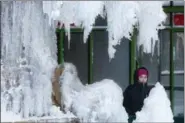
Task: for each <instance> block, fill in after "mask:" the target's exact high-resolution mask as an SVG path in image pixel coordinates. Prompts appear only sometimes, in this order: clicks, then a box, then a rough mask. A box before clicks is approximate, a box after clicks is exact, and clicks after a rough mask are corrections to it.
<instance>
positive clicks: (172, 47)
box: [170, 30, 174, 111]
mask: <svg viewBox="0 0 185 123" xmlns="http://www.w3.org/2000/svg"><path fill="white" fill-rule="evenodd" d="M173 52H174V41H173V31H172V30H170V100H171V106H172V111H174V56H173Z"/></svg>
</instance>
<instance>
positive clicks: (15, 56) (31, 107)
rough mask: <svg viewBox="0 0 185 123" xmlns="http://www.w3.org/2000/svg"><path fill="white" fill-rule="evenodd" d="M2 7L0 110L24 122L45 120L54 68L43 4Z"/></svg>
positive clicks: (53, 42) (53, 45) (51, 37)
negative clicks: (19, 117) (14, 114)
mask: <svg viewBox="0 0 185 123" xmlns="http://www.w3.org/2000/svg"><path fill="white" fill-rule="evenodd" d="M1 3H2V8H1V9H2V12H1V32H2V33H1V36H2V38H1V39H2V42H1V51H2V52H1V56H2V59H1V60H2V61H1V62H2V63H1V68H2V69H1V74H2V75H1V77H2V78H3V79H2V81H1V86H2V87H1V88H2V90H1V98H2V100H1V107H4V108H5V109H4V110H5V111H9V112H13V113H17V114H20V116H21V117H25V118H27V117H30V116H48V115H50V111H49V109H50V107H51V106H52V101H51V91H52V86H51V78H52V74H53V70H54V68H55V66H56V65H57V60H56V59H57V56H56V53H57V47H56V40H55V38H56V37H55V28H53V27H52V26H50V25H49V18H48V16H47V15H46V14H44V13H43V11H42V2H39V1H26V2H22V1H11V2H7V1H6V2H1Z"/></svg>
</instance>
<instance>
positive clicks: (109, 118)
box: [60, 63, 128, 122]
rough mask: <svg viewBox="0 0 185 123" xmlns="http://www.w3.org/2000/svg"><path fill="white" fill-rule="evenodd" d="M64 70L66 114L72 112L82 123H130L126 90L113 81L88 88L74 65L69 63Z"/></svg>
mask: <svg viewBox="0 0 185 123" xmlns="http://www.w3.org/2000/svg"><path fill="white" fill-rule="evenodd" d="M64 68H65V69H64V72H63V74H62V75H61V79H60V80H61V86H62V87H61V91H62V98H63V99H62V101H63V103H64V105H65V107H66V109H65V110H66V111H72V112H73V113H74V114H75V115H76V116H77V117H78V118H79V119H80V120H81V121H82V122H95V121H96V122H127V119H128V115H127V113H126V111H125V109H124V107H123V106H122V102H123V95H122V94H123V93H122V89H121V88H120V87H119V86H118V85H117V84H116V83H115V82H114V81H113V80H109V79H104V80H102V81H100V82H96V83H94V84H91V85H86V86H84V85H82V83H81V82H80V80H79V78H78V76H77V71H76V68H75V66H74V65H72V64H70V63H65V64H64Z"/></svg>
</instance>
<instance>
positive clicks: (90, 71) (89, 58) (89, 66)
mask: <svg viewBox="0 0 185 123" xmlns="http://www.w3.org/2000/svg"><path fill="white" fill-rule="evenodd" d="M92 33H93V31H92V32H91V34H90V36H89V42H88V51H89V52H88V61H89V63H88V64H89V65H88V70H89V77H88V84H91V83H92V81H93V34H92Z"/></svg>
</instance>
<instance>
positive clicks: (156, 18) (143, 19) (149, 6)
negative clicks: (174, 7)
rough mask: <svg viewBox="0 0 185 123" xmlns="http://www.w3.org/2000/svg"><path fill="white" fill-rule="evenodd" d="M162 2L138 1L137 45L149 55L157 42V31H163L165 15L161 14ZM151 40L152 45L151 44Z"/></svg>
mask: <svg viewBox="0 0 185 123" xmlns="http://www.w3.org/2000/svg"><path fill="white" fill-rule="evenodd" d="M163 2H164V1H138V4H139V8H140V11H139V12H138V13H137V17H138V19H139V36H138V45H139V46H140V45H143V46H144V52H146V53H151V52H152V50H153V49H154V46H155V44H156V43H155V42H156V41H158V40H159V39H158V30H159V29H163V28H164V27H163V26H162V23H163V21H165V19H166V15H165V13H164V12H163V6H162V5H163ZM152 40H153V44H152Z"/></svg>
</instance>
